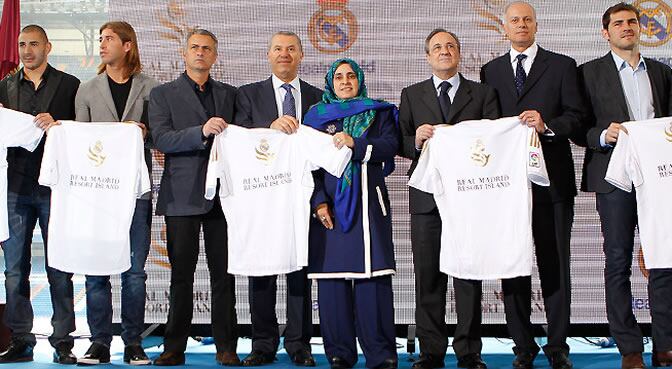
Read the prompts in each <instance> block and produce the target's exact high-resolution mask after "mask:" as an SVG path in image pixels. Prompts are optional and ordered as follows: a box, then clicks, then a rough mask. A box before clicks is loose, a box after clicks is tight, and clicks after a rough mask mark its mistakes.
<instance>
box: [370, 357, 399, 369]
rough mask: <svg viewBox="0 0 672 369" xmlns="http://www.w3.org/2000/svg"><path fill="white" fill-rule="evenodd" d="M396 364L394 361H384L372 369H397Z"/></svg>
mask: <svg viewBox="0 0 672 369" xmlns="http://www.w3.org/2000/svg"><path fill="white" fill-rule="evenodd" d="M397 367H398V363H397V360H396V359H385V360H383V362H382V363H381V364H380V365H377V366H376V367H375V368H374V369H397Z"/></svg>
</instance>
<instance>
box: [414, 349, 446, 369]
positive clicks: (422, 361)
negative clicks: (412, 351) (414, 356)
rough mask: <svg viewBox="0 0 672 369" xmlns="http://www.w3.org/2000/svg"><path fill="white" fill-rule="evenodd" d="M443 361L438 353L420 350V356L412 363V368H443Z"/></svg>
mask: <svg viewBox="0 0 672 369" xmlns="http://www.w3.org/2000/svg"><path fill="white" fill-rule="evenodd" d="M444 366H445V363H444V362H443V359H442V358H440V356H439V355H433V354H428V353H424V352H421V353H420V358H418V360H416V361H415V362H414V363H413V366H412V367H411V368H412V369H435V368H443V367H444Z"/></svg>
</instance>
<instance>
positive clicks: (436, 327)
mask: <svg viewBox="0 0 672 369" xmlns="http://www.w3.org/2000/svg"><path fill="white" fill-rule="evenodd" d="M411 245H412V250H413V270H414V272H415V324H416V328H417V331H416V333H417V336H418V339H419V341H420V351H421V352H424V353H428V354H432V355H433V356H436V357H437V358H439V359H442V358H444V357H445V355H446V349H447V348H448V328H447V326H446V290H447V284H448V276H447V275H445V274H443V273H441V272H440V271H439V254H440V251H441V217H440V216H439V212H438V210H436V209H435V210H434V211H433V212H431V213H428V214H411ZM481 285H482V283H481V281H474V280H465V279H458V278H453V287H454V289H455V308H456V312H457V327H456V329H455V339H454V341H453V349H454V350H455V354H456V355H457V357H458V358H460V357H463V356H465V355H467V354H473V353H480V352H481V348H482V346H483V345H482V342H481V295H482V286H481Z"/></svg>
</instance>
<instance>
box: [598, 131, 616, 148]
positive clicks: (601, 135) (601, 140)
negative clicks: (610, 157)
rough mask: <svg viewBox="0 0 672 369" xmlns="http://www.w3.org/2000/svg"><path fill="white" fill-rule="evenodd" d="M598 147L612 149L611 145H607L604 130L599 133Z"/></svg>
mask: <svg viewBox="0 0 672 369" xmlns="http://www.w3.org/2000/svg"><path fill="white" fill-rule="evenodd" d="M600 146H602V147H603V148H605V149H607V148H610V147H614V146H612V145H611V144H608V143H607V130H606V129H605V130H604V131H602V133H600Z"/></svg>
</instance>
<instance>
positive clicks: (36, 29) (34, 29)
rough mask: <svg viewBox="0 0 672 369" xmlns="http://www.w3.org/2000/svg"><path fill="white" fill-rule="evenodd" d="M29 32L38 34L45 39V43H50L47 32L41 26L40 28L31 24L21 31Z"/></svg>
mask: <svg viewBox="0 0 672 369" xmlns="http://www.w3.org/2000/svg"><path fill="white" fill-rule="evenodd" d="M28 32H37V33H39V34H40V35H42V37H44V41H45V42H49V37H47V32H46V31H45V30H44V28H42V27H41V26H38V25H37V24H29V25H27V26H25V27H23V28H22V29H21V33H28Z"/></svg>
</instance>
